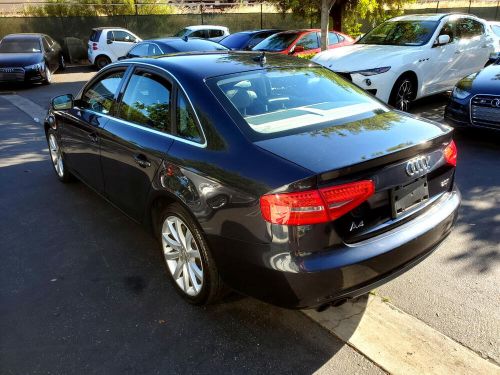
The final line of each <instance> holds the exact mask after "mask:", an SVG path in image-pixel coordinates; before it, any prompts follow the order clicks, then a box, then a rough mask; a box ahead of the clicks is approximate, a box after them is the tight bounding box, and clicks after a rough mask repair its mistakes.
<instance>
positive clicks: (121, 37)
mask: <svg viewBox="0 0 500 375" xmlns="http://www.w3.org/2000/svg"><path fill="white" fill-rule="evenodd" d="M108 38H109V33H108ZM113 40H114V41H115V42H128V43H132V42H134V41H135V37H134V36H133V35H131V34H129V33H127V32H126V31H123V30H114V31H113Z"/></svg>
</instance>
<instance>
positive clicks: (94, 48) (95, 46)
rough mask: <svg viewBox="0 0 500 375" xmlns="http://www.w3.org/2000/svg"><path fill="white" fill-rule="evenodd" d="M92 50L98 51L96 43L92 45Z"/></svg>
mask: <svg viewBox="0 0 500 375" xmlns="http://www.w3.org/2000/svg"><path fill="white" fill-rule="evenodd" d="M92 49H93V50H94V51H97V50H98V47H97V43H92Z"/></svg>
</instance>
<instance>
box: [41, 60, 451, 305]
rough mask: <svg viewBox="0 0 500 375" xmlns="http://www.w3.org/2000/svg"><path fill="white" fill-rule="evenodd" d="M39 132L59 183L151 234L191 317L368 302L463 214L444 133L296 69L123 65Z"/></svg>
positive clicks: (255, 64)
mask: <svg viewBox="0 0 500 375" xmlns="http://www.w3.org/2000/svg"><path fill="white" fill-rule="evenodd" d="M45 132H46V135H47V140H48V144H49V151H50V155H51V160H52V164H53V167H54V170H55V172H56V176H57V177H58V178H59V180H61V181H63V182H66V181H69V180H70V179H71V178H74V177H76V178H78V179H80V180H82V181H84V182H85V183H86V184H87V185H89V186H91V187H92V188H93V189H94V190H95V191H97V192H98V193H99V194H101V195H102V196H103V197H104V198H105V199H107V200H109V201H110V202H112V203H113V204H114V205H116V206H117V207H119V208H120V209H121V210H122V211H123V212H124V213H126V214H127V215H129V216H130V217H131V218H133V219H134V220H136V221H138V222H140V223H143V224H145V225H147V226H148V227H150V228H151V230H152V233H153V235H154V236H155V237H156V238H157V239H158V243H159V247H160V249H161V251H162V253H163V255H164V259H165V265H166V273H167V275H168V278H169V279H170V280H171V282H172V283H173V285H174V287H175V289H176V290H177V291H178V292H179V294H180V295H181V296H183V297H184V298H185V299H186V300H187V301H189V302H191V303H194V304H206V303H210V302H214V301H216V300H217V299H218V298H221V297H222V296H223V295H224V291H225V290H226V289H225V286H229V287H230V288H232V289H234V290H236V291H239V292H241V293H243V294H246V295H250V296H254V297H256V298H259V299H262V300H264V301H267V302H270V303H274V304H277V305H280V306H285V307H289V308H306V307H315V306H321V305H325V304H328V303H332V302H340V301H344V300H346V299H348V298H352V297H355V296H359V295H361V294H365V293H368V292H369V291H370V290H371V289H372V288H374V287H375V286H377V285H380V284H382V283H384V282H386V281H388V280H390V279H392V278H394V277H396V276H397V275H399V274H401V273H402V272H404V271H406V270H408V269H409V268H411V267H413V266H414V265H416V264H417V263H418V262H420V261H421V260H423V259H424V258H425V257H426V256H427V255H429V254H430V253H431V252H432V251H433V250H434V249H436V248H437V246H438V245H439V244H440V243H441V241H443V240H444V239H445V238H446V236H447V235H448V234H449V233H450V231H451V228H452V226H453V223H454V222H455V219H456V217H457V210H458V206H459V203H460V194H459V192H458V190H457V189H456V187H455V184H454V178H455V165H456V158H457V149H456V147H455V144H454V142H453V140H452V130H451V129H450V128H449V127H448V126H441V125H439V124H436V123H430V122H427V121H424V120H421V119H418V118H416V117H413V116H412V115H409V114H406V113H402V112H399V111H394V110H392V109H391V108H389V107H387V106H386V105H385V104H383V103H381V102H380V101H378V100H377V99H375V98H373V97H372V96H370V95H368V94H366V93H365V92H364V91H363V90H361V89H360V88H358V87H356V86H354V85H353V84H351V83H350V82H347V81H346V80H344V79H343V78H341V77H339V76H337V75H336V74H335V73H333V72H331V71H330V70H328V69H326V68H323V67H321V66H319V65H317V64H315V63H311V62H310V61H309V60H304V59H297V58H293V57H289V56H283V55H277V56H276V55H269V56H267V55H265V54H264V53H262V52H259V53H256V52H228V51H224V52H212V53H207V52H205V53H198V54H196V53H190V54H177V55H170V56H168V57H159V58H141V59H132V60H124V61H120V62H117V63H114V64H111V65H108V66H107V67H105V68H104V69H103V70H101V71H100V72H99V73H98V74H97V75H96V76H95V77H94V78H93V79H92V80H91V81H90V82H89V83H87V84H86V85H85V86H84V87H83V89H82V90H81V92H80V93H79V94H78V95H76V96H75V97H73V96H71V95H64V96H60V97H56V98H54V99H53V101H52V107H51V109H50V110H49V113H48V116H47V119H46V121H45ZM75 214H78V213H75ZM408 293H411V290H409V291H408Z"/></svg>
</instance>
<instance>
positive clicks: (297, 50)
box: [290, 46, 305, 54]
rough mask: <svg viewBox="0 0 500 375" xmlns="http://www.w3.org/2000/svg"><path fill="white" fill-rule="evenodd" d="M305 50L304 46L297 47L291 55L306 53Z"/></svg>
mask: <svg viewBox="0 0 500 375" xmlns="http://www.w3.org/2000/svg"><path fill="white" fill-rule="evenodd" d="M304 51H305V48H304V47H303V46H295V48H294V49H293V50H291V51H290V53H291V54H292V53H301V52H304Z"/></svg>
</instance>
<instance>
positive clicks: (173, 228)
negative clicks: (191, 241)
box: [167, 219, 181, 246]
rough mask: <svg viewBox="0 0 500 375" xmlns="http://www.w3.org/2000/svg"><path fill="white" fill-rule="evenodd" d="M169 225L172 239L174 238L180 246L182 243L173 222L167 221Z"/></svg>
mask: <svg viewBox="0 0 500 375" xmlns="http://www.w3.org/2000/svg"><path fill="white" fill-rule="evenodd" d="M174 220H175V219H174ZM167 225H168V229H169V230H170V234H172V237H174V239H175V241H177V245H178V246H180V245H181V241H180V240H179V235H178V234H177V230H176V229H175V227H174V223H173V222H172V221H171V220H169V219H167Z"/></svg>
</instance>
